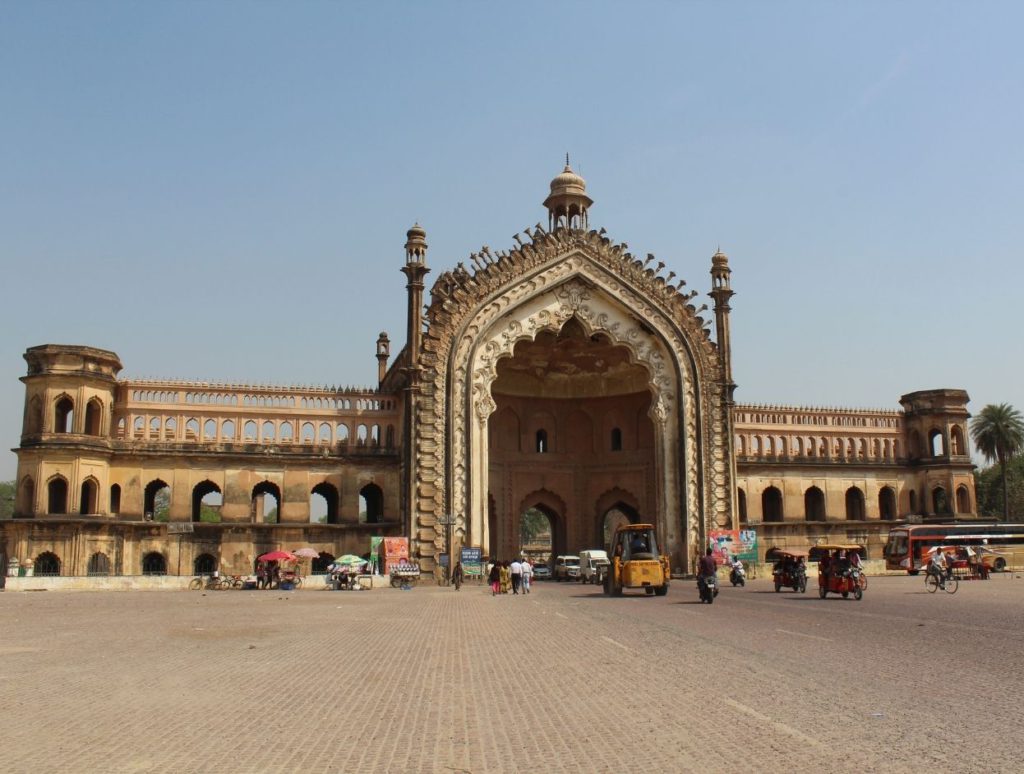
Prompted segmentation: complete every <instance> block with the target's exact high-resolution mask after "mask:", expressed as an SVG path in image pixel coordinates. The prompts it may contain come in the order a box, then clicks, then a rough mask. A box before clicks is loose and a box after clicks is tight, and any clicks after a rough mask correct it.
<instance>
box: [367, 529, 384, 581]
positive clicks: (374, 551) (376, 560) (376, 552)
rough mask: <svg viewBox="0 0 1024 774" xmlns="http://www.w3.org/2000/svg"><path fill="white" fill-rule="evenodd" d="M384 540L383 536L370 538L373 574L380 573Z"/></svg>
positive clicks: (371, 569) (371, 570)
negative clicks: (381, 550) (381, 549)
mask: <svg viewBox="0 0 1024 774" xmlns="http://www.w3.org/2000/svg"><path fill="white" fill-rule="evenodd" d="M383 542H384V538H382V537H371V538H370V572H371V573H372V574H373V575H380V546H381V544H382V543H383Z"/></svg>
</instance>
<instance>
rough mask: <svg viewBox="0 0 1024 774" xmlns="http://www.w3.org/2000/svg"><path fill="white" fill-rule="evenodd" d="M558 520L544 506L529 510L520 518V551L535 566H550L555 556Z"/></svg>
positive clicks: (519, 553)
mask: <svg viewBox="0 0 1024 774" xmlns="http://www.w3.org/2000/svg"><path fill="white" fill-rule="evenodd" d="M556 521H557V518H556V516H555V514H553V513H551V511H550V510H548V508H547V507H546V506H544V505H536V506H533V507H530V508H527V509H526V510H525V511H523V513H522V514H521V515H520V517H519V551H518V553H516V554H515V555H516V556H526V557H528V558H529V560H530V562H531V563H533V564H547V565H549V566H550V562H551V558H552V556H553V555H554V553H553V550H552V549H553V547H554V533H555V524H556Z"/></svg>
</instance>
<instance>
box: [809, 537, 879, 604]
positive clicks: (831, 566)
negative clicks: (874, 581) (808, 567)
mask: <svg viewBox="0 0 1024 774" xmlns="http://www.w3.org/2000/svg"><path fill="white" fill-rule="evenodd" d="M814 549H815V551H818V552H820V553H819V556H820V559H819V560H818V596H819V597H821V598H822V599H824V598H825V596H826V595H827V594H828V593H829V592H830V591H831V592H832V593H833V594H840V595H842V597H843V599H846V598H847V597H849V596H850V594H853V598H854V599H856V600H859V599H860V598H861V597H863V596H864V590H865V589H866V588H867V587H868V579H867V578H866V577H865V576H864V573H863V571H862V570H861V569H860V567H859V566H858V565H857V564H855V563H853V562H851V561H850V554H851V553H853V554H857V555H858V556H859V555H860V551H861V550H862V549H861V547H860V546H858V545H853V544H846V543H834V544H827V545H818V546H815V547H814Z"/></svg>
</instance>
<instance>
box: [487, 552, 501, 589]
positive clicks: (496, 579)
mask: <svg viewBox="0 0 1024 774" xmlns="http://www.w3.org/2000/svg"><path fill="white" fill-rule="evenodd" d="M487 581H488V582H489V583H490V584H491V596H492V597H493V596H496V595H497V593H498V592H499V591H501V562H499V561H497V560H495V561H494V564H492V565H491V571H490V572H489V573H487Z"/></svg>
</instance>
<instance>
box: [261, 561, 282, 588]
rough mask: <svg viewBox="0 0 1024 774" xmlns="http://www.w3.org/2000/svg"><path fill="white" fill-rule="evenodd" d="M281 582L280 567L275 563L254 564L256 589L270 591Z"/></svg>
mask: <svg viewBox="0 0 1024 774" xmlns="http://www.w3.org/2000/svg"><path fill="white" fill-rule="evenodd" d="M280 582H281V565H280V564H278V563H277V562H273V561H272V562H257V563H256V588H258V589H272V588H276V587H277V585H278V584H279V583H280Z"/></svg>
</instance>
